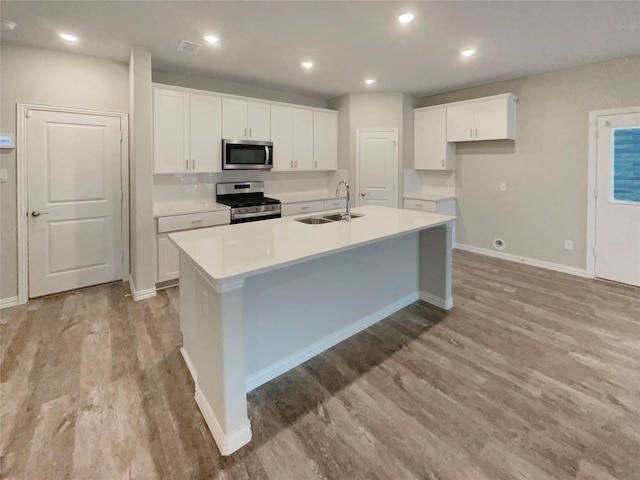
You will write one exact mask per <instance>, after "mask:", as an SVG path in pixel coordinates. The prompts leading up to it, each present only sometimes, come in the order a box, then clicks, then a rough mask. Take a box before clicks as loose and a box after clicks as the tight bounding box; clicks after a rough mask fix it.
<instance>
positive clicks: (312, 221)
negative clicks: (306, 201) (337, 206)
mask: <svg viewBox="0 0 640 480" xmlns="http://www.w3.org/2000/svg"><path fill="white" fill-rule="evenodd" d="M362 216H363V215H362V214H361V213H352V214H351V218H358V217H362ZM341 220H342V214H341V213H334V214H332V215H325V216H322V217H305V218H296V219H295V221H296V222H300V223H306V224H308V225H320V224H322V223H332V222H339V221H341Z"/></svg>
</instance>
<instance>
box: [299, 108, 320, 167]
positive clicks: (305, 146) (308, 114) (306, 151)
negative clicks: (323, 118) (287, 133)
mask: <svg viewBox="0 0 640 480" xmlns="http://www.w3.org/2000/svg"><path fill="white" fill-rule="evenodd" d="M316 113H317V112H313V111H311V110H303V109H301V108H294V109H293V164H294V165H295V169H296V170H311V169H312V168H313V158H314V157H313V155H314V145H315V144H316V142H323V141H324V138H322V137H319V136H316V135H315V131H314V126H313V125H314V122H313V119H314V116H315V114H316Z"/></svg>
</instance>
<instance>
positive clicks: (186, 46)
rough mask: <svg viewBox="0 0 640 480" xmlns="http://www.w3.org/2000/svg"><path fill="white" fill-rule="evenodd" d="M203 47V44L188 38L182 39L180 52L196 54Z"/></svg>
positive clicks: (179, 46) (179, 47)
mask: <svg viewBox="0 0 640 480" xmlns="http://www.w3.org/2000/svg"><path fill="white" fill-rule="evenodd" d="M200 48H202V45H200V44H199V43H195V42H190V41H188V40H182V41H181V42H180V45H178V51H179V52H185V53H191V54H193V55H195V54H196V53H198V51H199V50H200Z"/></svg>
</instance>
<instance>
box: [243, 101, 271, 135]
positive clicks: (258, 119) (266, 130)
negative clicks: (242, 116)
mask: <svg viewBox="0 0 640 480" xmlns="http://www.w3.org/2000/svg"><path fill="white" fill-rule="evenodd" d="M247 127H248V129H249V139H250V140H266V141H268V140H271V105H269V104H268V103H258V102H248V103H247Z"/></svg>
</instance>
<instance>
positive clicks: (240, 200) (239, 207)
mask: <svg viewBox="0 0 640 480" xmlns="http://www.w3.org/2000/svg"><path fill="white" fill-rule="evenodd" d="M216 201H217V202H218V203H222V204H223V205H229V206H230V207H231V223H244V222H255V221H256V220H268V219H269V218H280V217H281V216H282V215H281V208H280V205H281V204H280V200H276V199H275V198H269V197H265V196H264V182H243V183H218V184H217V185H216Z"/></svg>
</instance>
